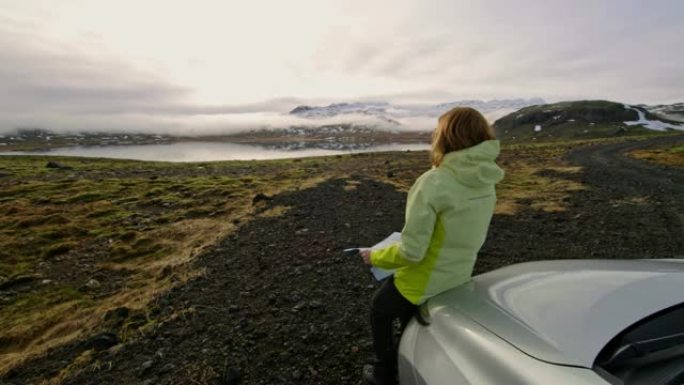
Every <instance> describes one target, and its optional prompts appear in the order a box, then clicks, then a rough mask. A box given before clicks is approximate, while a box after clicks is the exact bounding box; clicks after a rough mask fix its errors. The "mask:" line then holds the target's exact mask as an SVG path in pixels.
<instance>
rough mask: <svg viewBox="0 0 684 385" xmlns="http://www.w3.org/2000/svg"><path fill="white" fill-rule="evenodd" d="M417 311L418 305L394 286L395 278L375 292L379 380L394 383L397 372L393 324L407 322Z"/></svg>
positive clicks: (376, 348) (374, 341) (373, 317)
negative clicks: (397, 320)
mask: <svg viewBox="0 0 684 385" xmlns="http://www.w3.org/2000/svg"><path fill="white" fill-rule="evenodd" d="M415 309H416V305H414V304H412V303H411V302H409V301H408V300H407V299H406V298H404V296H403V295H401V293H399V291H398V290H397V288H396V286H394V277H391V278H389V279H387V280H385V282H384V283H383V284H382V286H380V288H379V289H378V290H377V291H376V292H375V295H374V296H373V302H372V308H371V326H372V329H373V347H374V348H375V355H376V356H377V358H378V363H377V364H376V365H375V368H376V370H375V373H376V377H378V380H380V381H382V379H381V378H380V377H386V379H387V380H390V379H391V380H392V381H394V376H395V374H396V371H397V349H396V348H397V347H396V346H395V344H394V339H393V332H394V329H393V323H394V320H395V319H399V320H401V322H407V321H408V320H409V319H410V318H411V316H412V315H413V312H414V311H415ZM388 383H389V382H388Z"/></svg>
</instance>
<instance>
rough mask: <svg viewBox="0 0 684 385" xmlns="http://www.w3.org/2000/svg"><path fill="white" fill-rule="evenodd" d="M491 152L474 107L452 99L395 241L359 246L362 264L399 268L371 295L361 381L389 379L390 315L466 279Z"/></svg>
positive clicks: (482, 227)
mask: <svg viewBox="0 0 684 385" xmlns="http://www.w3.org/2000/svg"><path fill="white" fill-rule="evenodd" d="M498 155H499V141H498V140H495V137H494V133H493V131H492V129H491V127H490V126H489V124H488V123H487V121H486V120H485V118H484V117H483V116H482V114H480V113H479V112H478V111H476V110H474V109H472V108H467V107H457V108H454V109H452V110H451V111H449V112H447V113H445V114H444V115H442V116H441V117H440V118H439V121H438V124H437V128H436V129H435V131H434V133H433V135H432V164H433V168H432V169H431V170H429V171H427V172H426V173H424V174H423V175H421V176H420V177H419V178H418V179H417V180H416V182H415V184H414V185H413V187H411V189H410V190H409V193H408V199H407V202H406V218H405V224H404V229H403V230H402V232H401V242H399V243H396V244H394V245H392V246H389V247H387V248H384V249H380V250H373V251H370V250H369V249H364V250H362V251H361V256H362V258H363V260H364V262H365V263H366V264H368V265H372V266H377V267H381V268H387V269H395V268H397V269H398V270H397V271H396V272H395V274H394V276H393V277H391V278H389V279H387V280H385V282H384V283H383V284H382V286H381V287H380V288H379V289H378V290H377V291H376V292H375V295H374V296H373V302H372V309H371V325H372V329H373V347H374V348H375V353H376V356H377V359H378V362H377V363H376V364H375V365H373V366H370V365H369V366H367V367H365V368H364V378H365V380H366V381H367V382H369V383H372V384H378V385H384V384H394V383H396V380H395V377H396V371H397V351H396V347H395V346H394V344H393V340H392V330H393V329H392V324H393V321H394V320H395V319H397V318H398V319H399V320H400V321H401V323H402V325H405V324H406V322H408V321H409V320H410V318H411V316H412V315H413V312H414V311H415V309H416V307H417V306H418V305H420V304H422V303H423V302H425V301H426V300H427V299H428V298H430V297H432V296H434V295H437V294H439V293H441V292H443V291H445V290H448V289H451V288H453V287H455V286H458V285H460V284H462V283H464V282H466V281H468V280H469V279H470V276H471V274H472V271H473V265H474V264H475V259H476V257H477V252H478V251H479V250H480V247H481V246H482V244H483V243H484V241H485V238H486V236H487V229H488V227H489V222H490V220H491V218H492V214H493V212H494V205H495V203H496V193H495V190H494V185H495V184H496V183H497V182H499V181H500V180H501V179H502V178H503V175H504V172H503V170H501V169H500V168H499V167H498V166H497V165H496V163H495V162H494V160H495V159H496V157H497V156H498Z"/></svg>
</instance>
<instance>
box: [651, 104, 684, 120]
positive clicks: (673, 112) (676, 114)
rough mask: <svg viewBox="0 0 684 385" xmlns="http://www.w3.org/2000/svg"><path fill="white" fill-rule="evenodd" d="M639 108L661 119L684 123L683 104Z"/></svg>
mask: <svg viewBox="0 0 684 385" xmlns="http://www.w3.org/2000/svg"><path fill="white" fill-rule="evenodd" d="M640 107H643V108H644V109H646V110H647V111H648V112H650V113H653V114H655V115H658V116H660V117H662V118H665V119H669V120H675V121H678V122H684V103H674V104H659V105H655V106H645V105H640Z"/></svg>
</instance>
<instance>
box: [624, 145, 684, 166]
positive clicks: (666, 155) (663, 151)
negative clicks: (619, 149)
mask: <svg viewBox="0 0 684 385" xmlns="http://www.w3.org/2000/svg"><path fill="white" fill-rule="evenodd" d="M629 155H630V156H632V157H634V158H637V159H643V160H646V161H649V162H654V163H658V164H664V165H668V166H674V167H679V168H684V142H682V143H679V144H675V145H672V146H670V147H666V148H655V149H648V150H635V151H632V152H630V153H629Z"/></svg>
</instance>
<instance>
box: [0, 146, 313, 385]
mask: <svg viewBox="0 0 684 385" xmlns="http://www.w3.org/2000/svg"><path fill="white" fill-rule="evenodd" d="M11 162H12V163H11V164H10V165H9V166H10V167H8V165H7V164H0V168H5V169H10V170H11V171H14V172H15V175H17V177H16V179H11V180H7V179H5V180H3V181H2V182H3V186H2V187H3V188H2V190H0V191H1V192H0V213H2V214H3V215H2V217H0V228H2V230H1V231H0V250H2V254H1V255H0V279H2V280H4V281H7V280H13V279H16V278H17V277H22V276H27V275H35V277H37V278H38V280H37V281H36V280H34V282H32V283H31V290H28V291H26V290H20V293H19V294H18V295H17V296H16V297H15V298H12V300H11V301H10V302H9V303H7V304H6V305H5V306H3V307H2V308H0V342H1V343H0V374H1V373H4V372H7V371H8V370H10V369H11V368H13V367H16V366H18V365H21V364H22V363H24V362H26V361H27V360H30V359H31V358H33V357H36V356H38V355H41V354H43V353H44V352H46V351H47V350H49V349H51V348H54V347H57V346H60V345H63V344H65V343H68V342H70V341H73V340H74V339H80V338H84V337H87V336H88V335H91V334H92V333H93V331H94V330H98V328H99V327H100V325H102V323H103V315H104V314H106V312H107V311H109V310H111V309H115V308H118V307H126V308H128V309H130V311H131V312H136V311H139V312H143V313H144V312H146V311H147V308H148V307H149V304H150V302H151V301H153V300H154V299H155V298H157V297H158V296H159V295H160V294H161V293H163V292H165V291H167V290H169V289H170V288H172V287H174V286H177V285H182V284H183V283H184V282H186V281H187V280H188V279H190V278H192V277H194V276H197V275H198V274H202V271H198V270H197V269H196V268H194V266H193V264H192V262H193V260H194V258H195V257H196V256H198V255H200V254H201V253H202V252H204V251H205V250H206V249H207V248H210V247H212V246H213V245H214V244H216V242H217V241H219V240H220V239H222V238H224V237H226V236H228V235H229V234H230V233H231V232H232V231H234V229H235V228H236V225H235V224H234V223H244V222H246V221H249V220H250V219H251V218H253V217H255V216H260V215H268V216H277V215H283V214H284V213H285V212H286V209H287V208H276V209H272V210H269V211H267V212H264V213H260V212H259V210H261V207H262V205H263V204H256V205H253V204H252V197H253V196H254V195H255V193H256V192H261V193H264V194H267V195H275V194H278V193H281V192H284V191H291V190H294V189H298V188H306V187H310V186H313V185H315V184H317V183H320V182H322V181H323V180H325V179H326V178H324V177H321V176H320V175H315V174H310V175H303V174H304V171H303V170H302V167H300V165H297V164H292V162H281V163H278V162H270V163H269V162H264V163H263V164H261V166H262V168H263V169H261V170H258V168H259V167H257V170H256V172H253V173H249V174H245V173H244V172H243V171H244V170H243V168H244V163H243V162H233V163H230V164H225V165H224V167H225V168H226V170H222V171H232V170H233V168H241V169H240V170H238V172H230V174H237V175H235V176H224V175H210V176H205V175H199V176H198V175H193V174H191V175H180V176H172V177H163V178H162V177H157V176H156V175H153V177H152V178H140V177H136V176H135V175H130V174H128V173H126V172H124V174H123V175H119V177H117V178H108V179H99V178H98V175H93V174H96V173H93V172H92V171H93V170H87V171H86V170H78V171H80V172H78V174H77V176H76V177H74V175H66V176H62V175H44V174H43V172H42V171H43V170H36V169H35V168H32V167H31V165H33V166H36V167H42V166H43V165H44V164H45V163H44V162H42V161H41V162H35V161H34V159H33V158H30V159H27V161H24V162H22V161H21V159H11ZM74 162H77V161H74ZM101 163H102V164H109V163H112V164H114V165H115V167H116V166H120V165H118V164H117V163H118V162H116V161H114V162H111V161H101ZM124 163H128V164H130V162H124ZM137 163H138V164H145V163H144V162H137ZM102 164H98V166H101V167H102ZM305 165H306V164H305ZM11 166H14V167H11ZM149 166H150V168H151V169H152V172H153V173H155V174H156V173H163V172H166V171H169V170H168V169H172V170H171V171H176V170H173V169H174V168H178V166H177V165H170V164H169V165H164V164H161V165H157V164H150V165H149ZM184 167H185V168H191V167H192V165H187V166H184ZM75 168H76V167H75ZM124 170H126V168H125V167H124ZM202 170H204V168H202ZM96 171H100V169H97V170H96ZM250 171H251V170H250ZM84 260H85V261H86V262H85V265H86V266H85V267H84V268H83V270H84V272H83V274H85V275H84V276H78V274H76V275H77V276H76V277H74V278H72V279H68V278H64V277H63V276H60V274H59V273H64V272H67V273H71V272H72V270H78V268H77V266H79V265H80V264H82V263H84ZM53 265H57V266H58V268H56V269H55V266H53ZM60 266H61V268H60ZM60 269H61V270H60ZM52 270H55V271H52ZM92 271H101V272H105V274H106V275H112V276H115V277H117V276H118V277H121V281H122V282H120V284H119V285H118V286H115V287H114V288H113V290H114V291H113V292H108V293H104V295H91V293H90V292H88V291H84V290H82V289H80V290H79V287H80V285H82V284H83V283H84V282H85V281H86V280H87V279H88V274H91V273H92ZM3 277H4V278H3ZM42 279H50V280H51V281H53V283H51V284H49V285H41V284H40V283H39V282H40V281H41V280H42ZM106 283H107V279H106V278H105V279H104V280H103V284H106ZM136 332H139V331H136V330H132V331H126V330H124V331H122V332H121V335H120V337H121V338H126V337H130V336H133V335H134V334H135V333H136ZM83 359H84V360H86V359H87V357H86V358H83ZM72 366H73V365H72ZM72 366H70V367H72ZM77 366H79V365H76V366H73V369H74V370H75V368H76V367H77ZM58 382H59V381H58ZM58 382H56V383H58Z"/></svg>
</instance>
